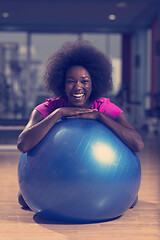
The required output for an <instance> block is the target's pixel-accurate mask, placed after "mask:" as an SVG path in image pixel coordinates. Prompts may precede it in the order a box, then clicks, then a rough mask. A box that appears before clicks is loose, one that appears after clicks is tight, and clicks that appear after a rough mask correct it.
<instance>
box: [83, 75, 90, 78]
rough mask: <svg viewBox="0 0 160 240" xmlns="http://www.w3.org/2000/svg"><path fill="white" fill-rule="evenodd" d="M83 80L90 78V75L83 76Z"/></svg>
mask: <svg viewBox="0 0 160 240" xmlns="http://www.w3.org/2000/svg"><path fill="white" fill-rule="evenodd" d="M81 78H90V77H89V76H88V75H86V76H82V77H81Z"/></svg>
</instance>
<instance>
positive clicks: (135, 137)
mask: <svg viewBox="0 0 160 240" xmlns="http://www.w3.org/2000/svg"><path fill="white" fill-rule="evenodd" d="M69 118H87V119H95V120H98V121H100V122H101V123H103V124H104V125H105V126H107V127H109V128H110V129H111V130H112V131H113V132H114V133H115V134H116V135H117V136H118V137H119V138H120V139H121V140H122V141H123V142H124V143H125V144H126V145H127V146H128V147H129V148H130V149H131V150H132V151H134V152H140V151H142V149H143V148H144V143H143V140H142V138H141V136H140V135H139V133H138V132H137V131H136V130H135V129H134V128H133V126H132V125H131V124H130V123H129V121H128V120H127V118H126V115H125V114H124V113H120V114H119V115H118V117H117V118H116V119H115V120H112V119H111V118H110V117H108V116H106V115H105V114H103V113H101V112H98V111H95V112H93V113H85V114H81V115H76V116H72V117H69Z"/></svg>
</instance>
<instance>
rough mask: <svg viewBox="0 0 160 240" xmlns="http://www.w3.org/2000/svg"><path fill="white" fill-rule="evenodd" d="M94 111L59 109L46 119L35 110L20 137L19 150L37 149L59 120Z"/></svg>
mask: <svg viewBox="0 0 160 240" xmlns="http://www.w3.org/2000/svg"><path fill="white" fill-rule="evenodd" d="M93 111H95V110H92V109H82V108H70V107H66V108H58V109H56V110H55V111H53V112H52V113H51V114H50V115H48V116H47V117H46V118H44V117H43V116H42V114H41V113H39V112H38V111H37V110H33V112H32V114H31V116H30V119H29V122H28V124H27V125H26V127H25V128H24V130H23V131H22V133H21V134H20V135H19V137H18V141H17V148H18V150H19V151H21V152H28V151H29V150H31V149H32V148H33V147H35V146H36V145H37V144H38V143H39V142H40V141H41V140H42V138H43V137H44V136H45V135H46V134H47V133H48V131H49V130H50V129H51V128H52V127H53V126H54V125H55V124H56V122H57V121H58V120H59V119H62V118H64V117H67V116H75V115H79V114H85V113H89V112H93Z"/></svg>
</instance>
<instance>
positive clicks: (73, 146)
mask: <svg viewBox="0 0 160 240" xmlns="http://www.w3.org/2000/svg"><path fill="white" fill-rule="evenodd" d="M18 178H19V185H20V191H21V193H22V195H23V197H24V199H25V201H26V203H27V204H28V206H29V207H30V208H31V209H32V210H33V211H34V212H35V213H37V214H38V215H40V216H43V217H45V218H49V219H52V220H57V221H63V222H70V221H71V222H75V223H76V222H99V221H106V220H110V219H114V218H117V217H119V216H121V215H122V214H123V213H124V212H125V211H126V210H127V209H128V208H129V207H130V206H131V205H132V203H133V202H134V200H135V199H136V197H137V195H138V190H139V187H140V182H141V166H140V161H139V158H138V156H137V154H135V153H134V152H132V151H131V150H130V149H129V148H128V147H127V146H126V145H125V144H124V143H123V142H122V141H121V140H120V139H119V138H118V137H117V136H116V135H115V134H114V133H113V132H112V131H111V130H110V129H108V128H107V127H106V126H104V125H103V124H102V123H100V122H98V121H95V120H86V119H69V120H61V121H59V122H57V123H56V124H55V125H54V127H53V128H52V129H51V130H50V131H49V132H48V133H47V135H46V136H45V137H44V138H43V139H42V140H41V142H40V143H39V144H38V145H37V146H35V147H34V148H33V149H32V150H30V151H29V152H27V153H22V154H21V157H20V160H19V165H18Z"/></svg>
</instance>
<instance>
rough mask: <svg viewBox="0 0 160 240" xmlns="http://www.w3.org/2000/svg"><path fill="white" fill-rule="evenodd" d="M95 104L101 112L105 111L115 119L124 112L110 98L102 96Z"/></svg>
mask: <svg viewBox="0 0 160 240" xmlns="http://www.w3.org/2000/svg"><path fill="white" fill-rule="evenodd" d="M94 105H95V108H97V109H98V111H99V112H102V113H104V114H105V115H107V116H108V117H110V118H111V119H113V120H115V119H116V118H117V117H118V115H119V114H120V113H122V112H123V111H122V110H121V109H120V108H119V107H118V106H117V105H116V104H114V103H112V102H111V101H110V99H109V98H100V99H99V100H97V101H96V104H94Z"/></svg>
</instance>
